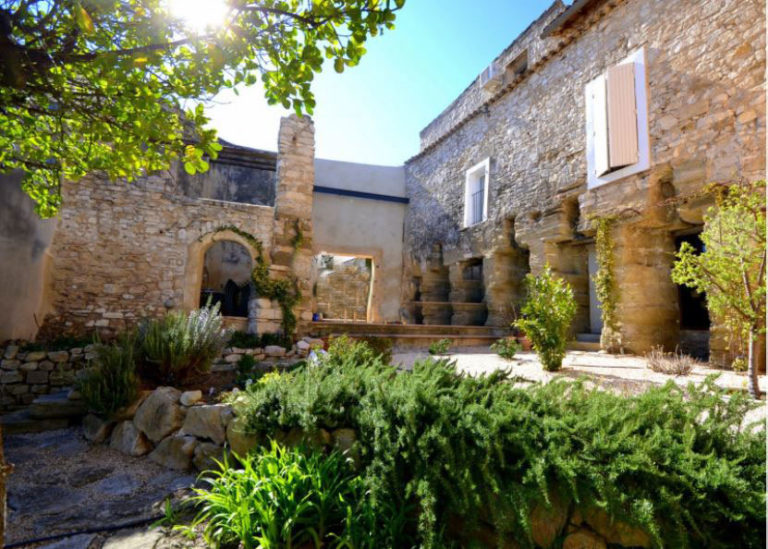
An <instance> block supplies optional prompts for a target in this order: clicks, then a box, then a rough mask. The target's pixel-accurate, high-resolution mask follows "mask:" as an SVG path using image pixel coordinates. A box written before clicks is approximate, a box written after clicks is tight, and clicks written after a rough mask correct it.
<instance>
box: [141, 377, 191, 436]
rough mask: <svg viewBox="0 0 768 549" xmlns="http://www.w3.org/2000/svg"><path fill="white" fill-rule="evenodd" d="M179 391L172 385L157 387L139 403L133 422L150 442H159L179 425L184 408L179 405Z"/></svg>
mask: <svg viewBox="0 0 768 549" xmlns="http://www.w3.org/2000/svg"><path fill="white" fill-rule="evenodd" d="M180 396H181V391H179V390H178V389H174V388H173V387H158V388H157V389H155V390H154V391H152V394H150V395H149V396H148V397H147V399H146V400H145V401H144V402H142V403H141V405H140V406H139V408H138V409H137V410H136V415H135V416H133V423H134V425H136V427H137V428H138V429H139V430H141V431H142V432H143V433H145V434H146V435H147V437H148V438H149V440H151V441H152V442H160V441H161V440H162V439H164V438H165V437H167V436H168V435H170V434H171V433H172V432H173V431H176V430H178V429H179V427H181V425H182V423H183V421H184V410H183V409H182V408H181V406H179V397H180Z"/></svg>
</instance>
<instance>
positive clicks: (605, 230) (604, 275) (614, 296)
mask: <svg viewBox="0 0 768 549" xmlns="http://www.w3.org/2000/svg"><path fill="white" fill-rule="evenodd" d="M615 222H616V218H615V217H614V216H605V217H594V218H593V219H592V226H593V227H594V229H595V249H596V252H597V273H596V274H595V276H594V277H593V280H594V282H595V293H596V294H597V299H598V300H599V301H600V309H601V318H602V320H603V332H602V334H601V336H600V340H601V341H600V343H601V345H602V346H603V347H604V348H605V349H606V350H608V351H613V350H616V349H618V348H620V347H621V333H620V331H619V322H618V320H617V318H616V304H617V303H618V300H619V291H618V287H617V285H616V273H615V270H614V258H613V249H614V247H615V244H614V241H613V225H614V223H615Z"/></svg>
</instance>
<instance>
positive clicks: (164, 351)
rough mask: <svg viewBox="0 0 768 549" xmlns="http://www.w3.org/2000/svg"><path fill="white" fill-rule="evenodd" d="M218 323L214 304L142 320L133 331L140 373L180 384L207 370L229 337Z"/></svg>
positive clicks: (217, 305)
mask: <svg viewBox="0 0 768 549" xmlns="http://www.w3.org/2000/svg"><path fill="white" fill-rule="evenodd" d="M222 326H223V322H222V318H221V314H220V313H219V304H218V303H217V304H215V305H213V306H210V307H209V306H206V307H201V308H200V309H197V310H194V311H192V312H189V313H185V312H182V311H173V312H170V313H167V314H166V315H165V316H164V317H163V318H161V319H156V320H148V321H145V322H143V323H142V324H140V325H139V328H138V332H137V334H138V336H137V337H138V348H139V360H140V373H141V374H142V376H143V377H145V378H147V379H150V380H153V381H155V382H157V383H165V384H175V383H178V384H184V383H185V382H186V381H187V380H188V378H189V377H190V376H192V375H194V374H199V373H205V372H207V371H209V370H210V367H211V363H212V362H213V360H214V359H215V358H216V357H217V356H218V355H219V354H220V353H221V351H222V350H223V349H224V347H225V345H226V344H227V341H228V340H229V335H228V334H227V333H226V331H225V330H224V329H223V327H222Z"/></svg>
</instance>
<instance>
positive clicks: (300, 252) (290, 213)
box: [270, 114, 315, 333]
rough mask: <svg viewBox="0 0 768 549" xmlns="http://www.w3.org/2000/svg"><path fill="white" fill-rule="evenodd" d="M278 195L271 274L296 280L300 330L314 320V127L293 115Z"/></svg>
mask: <svg viewBox="0 0 768 549" xmlns="http://www.w3.org/2000/svg"><path fill="white" fill-rule="evenodd" d="M277 154H278V157H277V195H276V198H275V219H274V228H273V241H272V251H271V259H272V264H271V266H270V274H271V275H272V276H273V277H275V278H284V277H295V280H296V283H297V286H298V289H299V291H300V292H301V296H302V297H301V300H300V302H299V303H298V305H296V307H295V309H294V312H295V314H296V318H297V320H298V326H297V330H298V332H299V333H301V332H302V331H303V330H302V324H303V323H305V322H307V321H310V320H312V286H311V278H312V202H313V196H312V192H313V187H314V184H315V127H314V124H313V122H312V119H311V118H309V117H306V116H305V117H299V116H297V115H295V114H292V115H290V116H288V117H285V118H283V119H282V120H281V121H280V134H279V137H278V149H277Z"/></svg>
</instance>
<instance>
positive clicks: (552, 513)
mask: <svg viewBox="0 0 768 549" xmlns="http://www.w3.org/2000/svg"><path fill="white" fill-rule="evenodd" d="M549 502H550V504H551V505H549V506H548V505H547V504H546V503H545V502H541V503H537V504H536V505H535V506H534V508H533V510H532V511H531V537H532V538H533V541H534V543H536V545H537V546H539V547H550V546H551V545H552V544H553V543H554V542H555V539H557V537H558V536H559V535H560V533H561V532H562V531H563V528H564V527H565V523H566V521H567V520H568V502H567V501H564V500H563V498H561V497H560V496H559V495H558V494H557V493H555V492H550V494H549Z"/></svg>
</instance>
